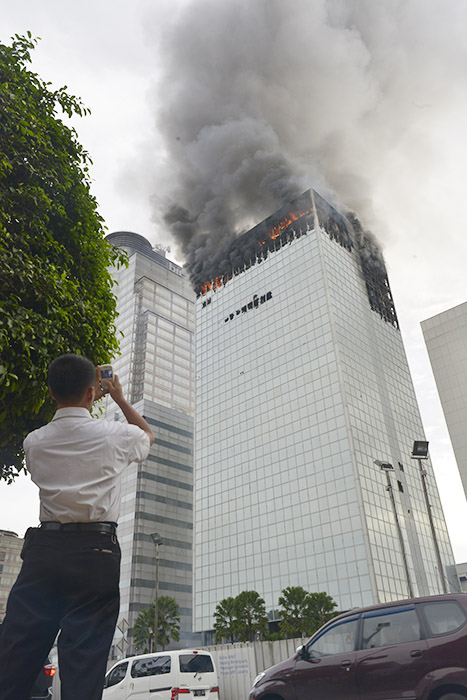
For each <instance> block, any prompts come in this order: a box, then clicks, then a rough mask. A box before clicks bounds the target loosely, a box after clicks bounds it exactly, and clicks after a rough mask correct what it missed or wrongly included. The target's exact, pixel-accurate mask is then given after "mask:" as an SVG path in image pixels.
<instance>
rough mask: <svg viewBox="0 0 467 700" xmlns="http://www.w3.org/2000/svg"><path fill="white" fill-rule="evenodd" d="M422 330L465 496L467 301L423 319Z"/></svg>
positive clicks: (466, 465) (466, 481)
mask: <svg viewBox="0 0 467 700" xmlns="http://www.w3.org/2000/svg"><path fill="white" fill-rule="evenodd" d="M422 330H423V335H424V337H425V343H426V347H427V349H428V355H429V357H430V362H431V366H432V368H433V374H434V376H435V381H436V386H437V387H438V393H439V398H440V399H441V405H442V407H443V412H444V417H445V418H446V424H447V426H448V431H449V435H450V438H451V442H452V446H453V449H454V454H455V456H456V461H457V466H458V467H459V472H460V475H461V479H462V483H463V485H464V491H465V493H466V496H467V302H465V303H464V304H459V305H458V306H455V307H454V308H452V309H448V310H447V311H443V313H440V314H437V315H436V316H433V317H432V318H429V319H427V320H426V321H423V322H422Z"/></svg>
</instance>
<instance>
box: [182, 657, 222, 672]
mask: <svg viewBox="0 0 467 700" xmlns="http://www.w3.org/2000/svg"><path fill="white" fill-rule="evenodd" d="M179 658H180V671H181V673H213V672H214V666H213V665H212V659H211V657H210V656H208V655H207V654H180V657H179Z"/></svg>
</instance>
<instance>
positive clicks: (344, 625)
mask: <svg viewBox="0 0 467 700" xmlns="http://www.w3.org/2000/svg"><path fill="white" fill-rule="evenodd" d="M402 699H404V700H467V593H456V594H452V595H439V596H430V597H427V598H414V599H412V600H403V601H399V602H396V603H386V604H384V605H375V606H372V607H370V608H360V609H358V610H351V611H349V612H347V613H345V614H343V615H339V617H336V618H334V619H333V620H331V621H330V622H328V623H327V624H326V625H324V627H322V628H321V629H320V630H318V632H316V633H315V634H314V635H313V637H312V638H311V639H310V640H309V641H308V642H307V643H306V644H305V645H304V646H302V647H299V648H298V649H297V653H296V654H295V656H293V657H292V658H291V659H288V660H287V661H283V662H282V663H279V664H276V665H275V666H271V668H268V669H267V670H266V671H264V672H263V673H260V674H259V676H258V677H257V678H256V679H255V682H254V685H253V688H252V690H251V692H250V695H249V700H402Z"/></svg>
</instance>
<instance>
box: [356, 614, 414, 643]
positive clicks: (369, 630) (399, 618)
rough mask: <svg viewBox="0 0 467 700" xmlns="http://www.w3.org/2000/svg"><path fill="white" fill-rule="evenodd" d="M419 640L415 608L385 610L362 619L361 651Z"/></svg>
mask: <svg viewBox="0 0 467 700" xmlns="http://www.w3.org/2000/svg"><path fill="white" fill-rule="evenodd" d="M419 639H421V635H420V622H419V620H418V617H417V613H416V612H415V608H413V607H412V608H406V609H404V610H401V609H400V608H396V609H395V608H386V609H384V610H379V611H378V612H377V613H367V615H366V616H365V617H364V619H363V635H362V649H374V648H375V647H385V646H390V645H392V644H403V643H404V642H415V641H418V640H419Z"/></svg>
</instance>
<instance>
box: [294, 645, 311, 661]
mask: <svg viewBox="0 0 467 700" xmlns="http://www.w3.org/2000/svg"><path fill="white" fill-rule="evenodd" d="M295 651H296V654H297V657H298V658H299V659H306V658H307V656H308V654H307V648H306V646H305V645H304V644H300V646H299V647H297V649H296V650H295Z"/></svg>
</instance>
